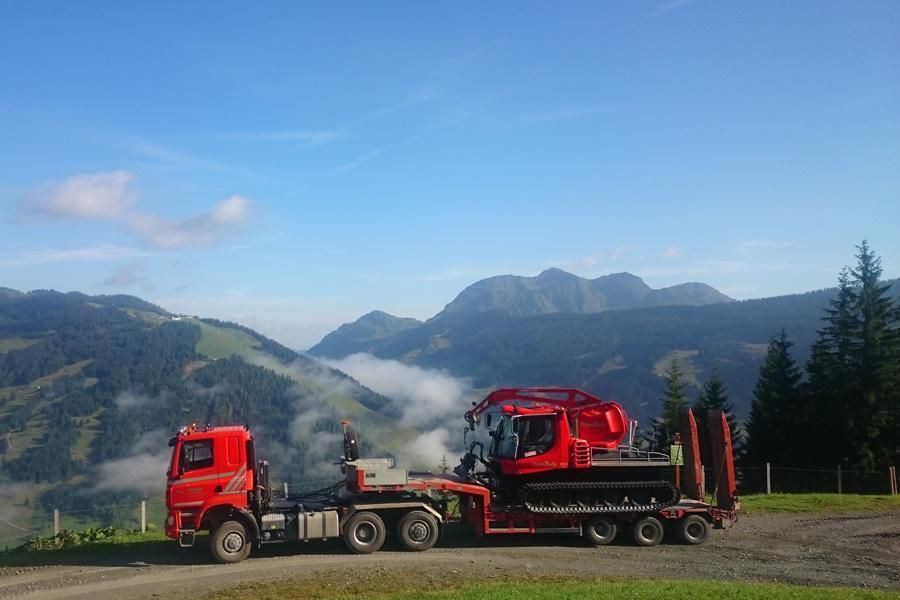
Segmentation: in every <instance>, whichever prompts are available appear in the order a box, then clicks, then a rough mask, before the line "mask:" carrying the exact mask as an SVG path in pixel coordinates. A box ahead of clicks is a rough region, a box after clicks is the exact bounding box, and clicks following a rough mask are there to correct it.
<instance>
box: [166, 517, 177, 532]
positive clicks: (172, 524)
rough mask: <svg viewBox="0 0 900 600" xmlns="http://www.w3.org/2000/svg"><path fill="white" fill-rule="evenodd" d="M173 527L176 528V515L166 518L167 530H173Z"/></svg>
mask: <svg viewBox="0 0 900 600" xmlns="http://www.w3.org/2000/svg"><path fill="white" fill-rule="evenodd" d="M172 527H175V515H169V516H168V517H166V528H168V529H171V528H172Z"/></svg>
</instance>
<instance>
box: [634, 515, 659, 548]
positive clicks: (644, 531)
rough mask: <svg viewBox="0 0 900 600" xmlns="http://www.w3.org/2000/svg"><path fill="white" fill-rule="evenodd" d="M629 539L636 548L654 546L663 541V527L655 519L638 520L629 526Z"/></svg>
mask: <svg viewBox="0 0 900 600" xmlns="http://www.w3.org/2000/svg"><path fill="white" fill-rule="evenodd" d="M631 537H632V539H634V543H635V544H637V545H638V546H655V545H657V544H658V543H660V542H661V541H662V539H663V526H662V523H660V522H659V519H657V518H656V517H644V518H643V519H638V520H637V521H635V522H634V525H632V526H631Z"/></svg>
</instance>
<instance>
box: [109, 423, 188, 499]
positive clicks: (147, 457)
mask: <svg viewBox="0 0 900 600" xmlns="http://www.w3.org/2000/svg"><path fill="white" fill-rule="evenodd" d="M168 436H169V433H167V432H166V431H165V430H163V429H157V430H154V431H149V432H147V433H144V434H143V435H141V436H140V437H139V438H138V440H137V442H135V444H134V447H133V448H132V454H131V456H126V457H124V458H118V459H115V460H108V461H106V462H102V463H100V464H99V465H98V466H97V484H96V485H95V486H94V488H93V490H92V492H94V493H98V492H104V491H110V492H125V491H133V492H140V493H142V494H150V493H153V492H159V491H160V490H162V489H163V488H164V487H165V484H166V479H165V472H166V469H167V468H168V466H169V457H170V453H171V451H170V449H169V447H168V444H167V440H168Z"/></svg>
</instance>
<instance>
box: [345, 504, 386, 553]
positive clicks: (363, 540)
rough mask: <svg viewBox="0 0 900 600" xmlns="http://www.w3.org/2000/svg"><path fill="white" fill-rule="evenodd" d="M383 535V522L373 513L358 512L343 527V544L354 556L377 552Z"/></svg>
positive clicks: (382, 540)
mask: <svg viewBox="0 0 900 600" xmlns="http://www.w3.org/2000/svg"><path fill="white" fill-rule="evenodd" d="M384 535H385V531H384V521H382V520H381V517H379V516H378V515H376V514H375V513H373V512H358V513H356V514H355V515H353V516H352V517H350V519H349V520H348V521H347V523H346V524H345V525H344V543H345V544H347V547H348V548H350V550H352V551H353V552H355V553H356V554H371V553H373V552H377V551H378V549H379V548H381V546H382V545H383V544H384Z"/></svg>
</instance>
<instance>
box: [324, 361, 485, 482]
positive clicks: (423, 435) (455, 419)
mask: <svg viewBox="0 0 900 600" xmlns="http://www.w3.org/2000/svg"><path fill="white" fill-rule="evenodd" d="M324 362H325V364H327V365H329V366H331V367H333V368H335V369H338V370H339V371H343V372H344V373H346V374H348V375H350V376H351V377H353V378H354V379H356V380H357V381H359V382H360V383H361V384H363V385H364V386H366V387H368V388H370V389H371V390H373V391H376V392H378V393H379V394H382V395H384V396H387V397H388V398H390V399H391V402H392V404H391V409H392V410H393V411H394V412H395V413H396V414H398V415H399V420H400V423H401V424H402V425H405V426H407V427H409V428H411V429H414V430H415V431H418V432H420V433H419V434H418V436H417V437H416V438H415V439H414V440H413V441H412V442H409V443H408V444H406V445H405V446H404V447H403V448H402V449H401V451H400V456H399V457H398V458H399V459H400V460H401V461H402V462H405V463H407V464H413V465H425V466H428V467H429V468H434V467H436V466H437V465H438V464H439V463H440V462H441V459H442V458H443V457H444V456H446V457H447V460H448V461H450V462H451V463H452V462H453V460H454V459H453V456H454V455H455V454H457V453H458V452H459V451H460V450H462V448H461V447H460V446H459V443H460V442H461V440H454V439H453V436H452V435H451V430H452V429H453V428H452V424H455V423H458V424H459V425H460V429H462V416H463V414H464V413H465V411H466V409H467V408H468V406H469V403H470V402H471V400H472V399H473V397H474V390H473V389H472V384H471V382H470V381H469V380H467V379H461V378H458V377H453V376H452V375H450V374H449V373H447V372H445V371H438V370H434V369H424V368H422V367H418V366H415V365H407V364H404V363H401V362H399V361H396V360H384V359H380V358H376V357H374V356H372V355H371V354H353V355H350V356H347V357H345V358H342V359H340V360H328V361H324Z"/></svg>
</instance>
